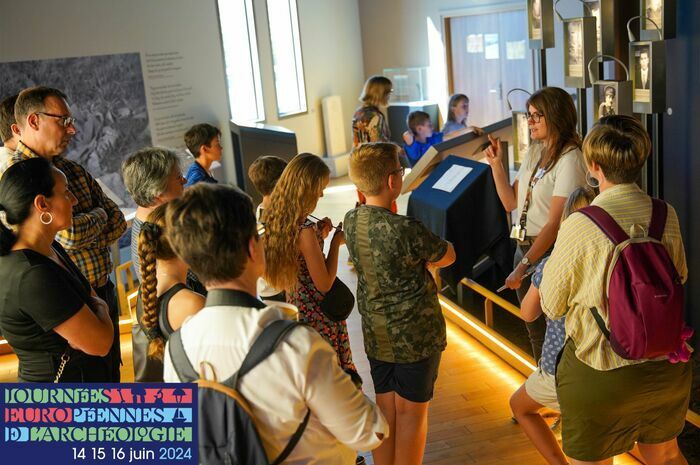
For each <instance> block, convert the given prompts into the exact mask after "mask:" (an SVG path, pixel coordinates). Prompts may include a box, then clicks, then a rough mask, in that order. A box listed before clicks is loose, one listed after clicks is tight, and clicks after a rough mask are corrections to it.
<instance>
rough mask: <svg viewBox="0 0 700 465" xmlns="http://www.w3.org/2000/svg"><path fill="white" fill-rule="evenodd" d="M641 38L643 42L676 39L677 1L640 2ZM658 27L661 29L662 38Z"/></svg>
mask: <svg viewBox="0 0 700 465" xmlns="http://www.w3.org/2000/svg"><path fill="white" fill-rule="evenodd" d="M640 2H641V6H640V11H641V14H642V15H643V16H646V17H645V18H642V20H641V26H640V28H639V30H640V34H639V36H640V38H641V39H642V40H666V39H673V38H674V37H676V0H640ZM657 26H658V28H659V29H661V37H659V32H658V30H657Z"/></svg>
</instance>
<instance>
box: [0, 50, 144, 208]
mask: <svg viewBox="0 0 700 465" xmlns="http://www.w3.org/2000/svg"><path fill="white" fill-rule="evenodd" d="M0 76H3V78H2V79H0V99H2V98H5V97H6V96H8V95H13V94H16V93H18V92H19V91H21V90H22V89H25V88H27V87H31V86H36V85H44V86H49V87H55V88H57V89H60V90H61V91H63V92H64V93H65V94H66V95H67V96H68V104H69V105H70V109H71V113H72V114H73V116H74V117H75V118H76V123H75V127H76V134H75V136H73V139H72V141H71V143H70V145H69V146H68V150H67V151H66V153H65V154H64V155H63V156H65V157H67V158H69V159H70V160H73V161H75V162H77V163H79V164H80V165H82V166H83V167H84V168H86V169H87V170H88V171H89V172H90V174H92V175H93V176H94V177H95V179H97V180H98V182H99V183H100V185H101V186H102V188H103V189H104V191H105V193H107V195H109V196H110V197H111V198H112V199H113V200H114V201H115V202H116V203H117V204H118V205H119V206H120V207H133V206H134V204H133V201H132V200H131V196H130V195H127V193H126V189H125V188H124V184H123V182H122V176H121V163H122V160H124V159H125V158H126V156H127V155H128V154H129V153H131V152H134V151H135V150H137V149H139V148H141V147H145V146H148V145H151V130H150V128H149V122H148V110H147V106H146V91H145V88H144V81H143V73H142V69H141V57H140V54H139V53H124V54H116V55H99V56H90V57H76V58H58V59H51V60H33V61H16V62H9V63H0Z"/></svg>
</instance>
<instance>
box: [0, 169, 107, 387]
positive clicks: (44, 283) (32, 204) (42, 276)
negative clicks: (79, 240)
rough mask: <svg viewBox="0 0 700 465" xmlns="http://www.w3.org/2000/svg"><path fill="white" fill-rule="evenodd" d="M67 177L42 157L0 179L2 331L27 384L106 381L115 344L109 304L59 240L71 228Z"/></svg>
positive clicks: (70, 199) (71, 207)
mask: <svg viewBox="0 0 700 465" xmlns="http://www.w3.org/2000/svg"><path fill="white" fill-rule="evenodd" d="M75 203H76V199H75V197H74V196H73V194H72V193H71V192H70V190H68V186H67V183H66V177H65V175H64V174H63V173H62V172H61V171H59V170H57V169H56V168H54V167H52V165H51V164H50V163H49V162H48V161H47V160H45V159H43V158H32V159H29V160H24V161H21V162H19V163H16V164H14V165H12V166H11V167H10V168H9V169H8V170H7V171H6V172H5V174H4V175H3V176H2V179H0V282H1V283H2V286H0V327H1V328H2V333H3V335H4V336H5V338H6V339H7V342H8V343H9V344H10V346H11V347H12V348H13V349H14V351H15V353H16V354H17V357H18V358H19V381H22V382H28V381H29V382H52V381H61V382H104V381H109V380H110V379H111V377H110V366H109V364H108V363H107V361H106V360H105V359H104V358H102V357H103V356H105V355H107V353H108V352H109V350H110V348H111V346H112V340H113V337H114V335H113V327H112V321H111V320H110V318H109V310H108V308H107V304H106V303H105V302H104V301H103V300H101V299H100V298H99V297H97V295H96V294H95V291H94V290H92V288H91V287H90V284H89V283H88V282H87V280H86V279H85V277H84V276H83V275H82V274H81V273H80V271H79V270H78V268H77V267H76V266H75V264H74V263H73V262H72V261H71V259H70V258H69V257H68V255H67V254H66V252H65V251H64V250H63V248H62V247H61V246H60V245H59V244H58V243H56V242H55V241H54V237H55V236H56V233H57V232H58V231H61V230H63V229H66V228H69V227H70V226H71V224H72V222H73V205H75Z"/></svg>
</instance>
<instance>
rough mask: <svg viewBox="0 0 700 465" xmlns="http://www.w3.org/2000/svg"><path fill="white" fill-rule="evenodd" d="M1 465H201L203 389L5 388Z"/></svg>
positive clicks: (0, 388) (1, 389) (0, 389)
mask: <svg viewBox="0 0 700 465" xmlns="http://www.w3.org/2000/svg"><path fill="white" fill-rule="evenodd" d="M0 458H1V462H2V463H3V464H18V465H19V464H35V463H50V464H52V465H64V464H79V463H85V464H105V465H111V464H124V463H136V464H142V465H146V464H165V463H168V464H183V465H190V464H191V465H196V464H197V463H198V461H197V386H196V385H195V384H166V383H160V384H155V383H120V384H113V383H107V384H104V385H96V384H69V383H66V384H30V383H0Z"/></svg>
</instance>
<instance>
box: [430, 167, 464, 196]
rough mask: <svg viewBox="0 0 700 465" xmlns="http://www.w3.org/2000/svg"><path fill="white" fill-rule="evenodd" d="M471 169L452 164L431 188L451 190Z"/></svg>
mask: <svg viewBox="0 0 700 465" xmlns="http://www.w3.org/2000/svg"><path fill="white" fill-rule="evenodd" d="M471 171H472V169H471V168H468V167H466V166H461V165H452V166H450V169H448V170H447V171H446V172H445V174H443V175H442V176H441V177H440V179H438V181H437V182H436V183H435V184H434V185H433V189H439V190H441V191H445V192H452V191H453V190H455V188H456V187H457V186H459V183H460V182H462V180H463V179H464V178H466V177H467V175H468V174H469V173H470V172H471Z"/></svg>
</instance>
